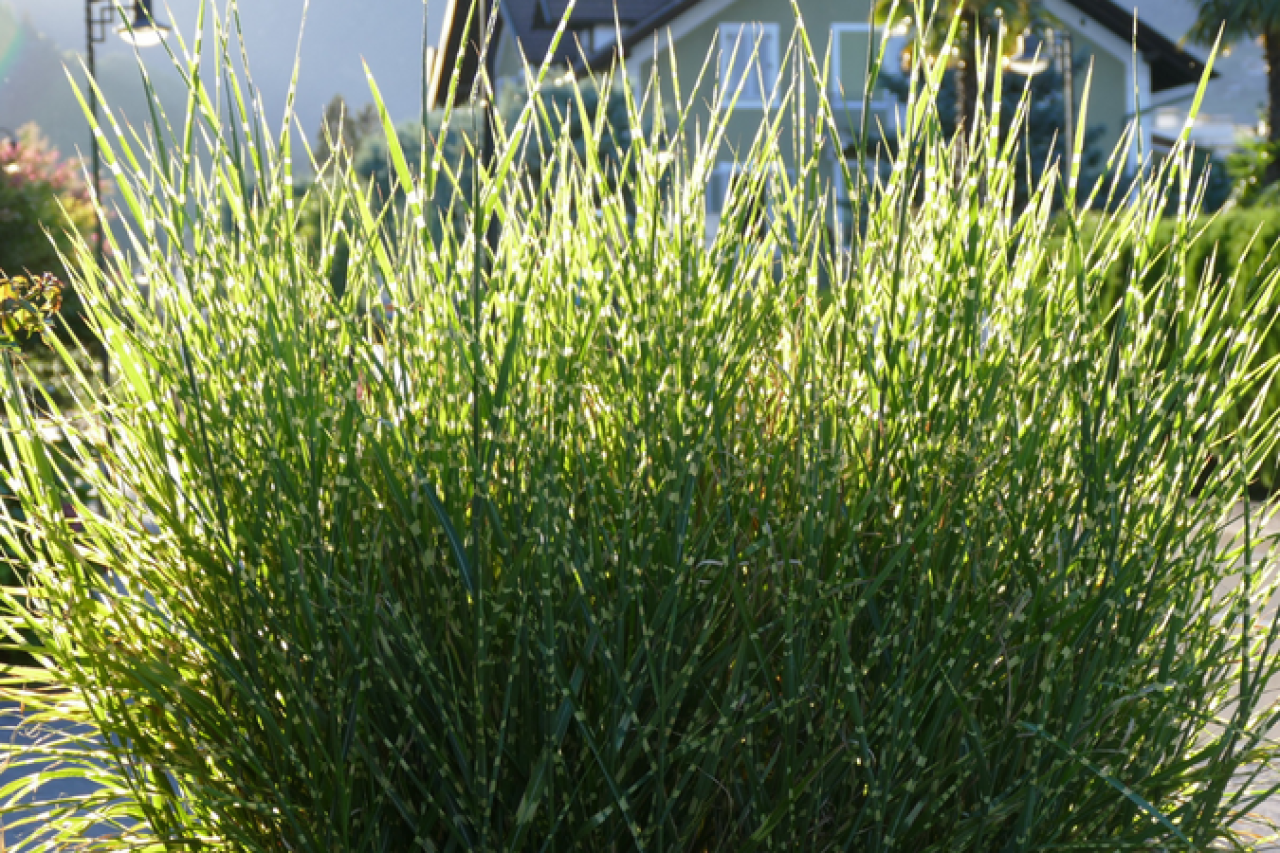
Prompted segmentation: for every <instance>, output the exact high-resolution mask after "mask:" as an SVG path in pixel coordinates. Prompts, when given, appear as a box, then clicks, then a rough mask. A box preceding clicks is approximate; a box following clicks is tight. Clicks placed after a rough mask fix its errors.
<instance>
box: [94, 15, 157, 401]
mask: <svg viewBox="0 0 1280 853" xmlns="http://www.w3.org/2000/svg"><path fill="white" fill-rule="evenodd" d="M151 10H152V0H133V19H132V20H131V21H125V22H124V23H121V24H120V25H119V26H117V27H116V33H117V35H119V36H120V38H122V39H124V40H125V41H126V42H128V43H130V44H132V45H134V46H135V47H150V46H151V45H155V44H159V43H160V41H161V39H163V38H164V37H165V36H166V35H167V34H168V33H169V27H167V26H165V25H164V24H161V23H158V22H157V21H156V19H155V15H154V14H152V11H151ZM122 14H123V8H122V7H120V6H117V5H116V2H115V0H84V26H85V67H86V68H87V69H88V72H89V83H90V85H89V114H90V115H92V116H93V123H94V124H95V125H96V124H97V123H98V90H97V88H96V85H97V81H98V77H97V71H96V69H95V66H94V54H93V48H94V45H97V44H102V43H103V42H105V41H106V40H107V29H108V28H109V27H110V26H111V25H112V24H114V23H117V22H118V21H119V20H120V17H121V15H122ZM89 152H90V162H91V173H92V175H93V195H94V201H95V207H94V213H93V220H94V225H93V230H94V238H95V239H96V241H97V242H96V243H95V244H94V253H95V255H96V258H97V262H98V269H102V258H103V250H104V248H105V246H104V243H105V239H104V237H103V233H102V217H100V216H99V215H98V209H97V206H96V204H97V200H98V199H97V196H98V190H99V188H100V187H101V171H102V154H101V152H100V151H99V150H98V133H97V130H96V129H92V130H91V132H90V134H89ZM100 343H101V344H102V384H103V385H104V386H105V385H106V384H107V383H108V382H109V381H110V379H111V362H110V357H109V356H108V355H107V345H106V341H101V342H100Z"/></svg>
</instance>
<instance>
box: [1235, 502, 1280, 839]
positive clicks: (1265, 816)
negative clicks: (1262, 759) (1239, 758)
mask: <svg viewBox="0 0 1280 853" xmlns="http://www.w3.org/2000/svg"><path fill="white" fill-rule="evenodd" d="M1258 509H1260V508H1258ZM1257 521H1258V519H1257V518H1256V517H1255V518H1254V519H1253V521H1252V522H1251V523H1253V524H1256V523H1257ZM1240 527H1241V523H1240V522H1237V523H1236V524H1235V525H1233V526H1232V528H1231V532H1232V533H1235V532H1238V531H1239V530H1240ZM1259 532H1260V534H1261V535H1262V536H1263V537H1270V536H1276V535H1277V534H1280V514H1277V515H1276V516H1275V517H1273V518H1271V519H1270V520H1269V521H1268V523H1267V524H1266V525H1265V526H1264V527H1263V528H1262V529H1261V531H1259ZM1265 550H1266V549H1265V548H1262V547H1260V548H1258V549H1257V550H1256V551H1255V554H1256V555H1257V557H1258V558H1259V559H1264V558H1265V557H1266V554H1265ZM1277 604H1278V602H1277V601H1276V600H1274V599H1273V600H1272V601H1270V602H1267V612H1274V608H1275V607H1276V606H1277ZM1267 696H1268V698H1270V699H1272V700H1273V701H1274V699H1275V698H1276V697H1277V696H1280V679H1277V680H1276V681H1273V682H1272V683H1271V684H1269V685H1268V690H1267ZM1271 736H1272V737H1273V738H1276V739H1278V740H1280V728H1278V729H1276V730H1273V731H1272V733H1271ZM1277 783H1280V775H1278V774H1276V773H1274V772H1269V773H1267V774H1264V775H1262V776H1260V777H1259V779H1258V781H1257V783H1256V784H1257V785H1258V786H1259V787H1269V786H1271V785H1275V784H1277ZM1256 814H1257V816H1258V817H1259V818H1260V820H1259V821H1258V822H1257V824H1256V826H1254V827H1251V828H1252V829H1253V830H1254V831H1255V832H1257V834H1258V835H1259V836H1262V837H1264V838H1267V839H1268V842H1267V843H1264V844H1263V845H1262V846H1261V847H1259V851H1260V853H1263V851H1265V853H1280V837H1277V834H1276V833H1277V831H1276V830H1274V829H1271V828H1270V827H1269V826H1268V823H1270V824H1274V825H1276V826H1280V796H1277V797H1274V798H1272V800H1271V801H1270V802H1269V803H1266V804H1264V805H1263V806H1261V807H1260V808H1258V809H1257V811H1256Z"/></svg>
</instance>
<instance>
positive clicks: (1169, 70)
mask: <svg viewBox="0 0 1280 853" xmlns="http://www.w3.org/2000/svg"><path fill="white" fill-rule="evenodd" d="M1067 2H1068V3H1070V4H1071V5H1072V6H1075V7H1076V8H1077V9H1079V10H1080V11H1081V12H1083V13H1084V14H1086V15H1088V16H1089V17H1090V18H1093V19H1094V20H1095V21H1097V22H1098V23H1099V24H1101V25H1102V26H1103V27H1105V28H1106V29H1108V30H1110V31H1111V32H1113V33H1115V34H1116V35H1118V36H1120V37H1121V38H1122V39H1124V40H1125V41H1126V42H1128V41H1133V42H1136V45H1137V48H1138V53H1140V54H1142V56H1143V58H1145V59H1146V60H1147V62H1148V63H1150V65H1151V91H1153V92H1163V91H1165V90H1166V89H1175V88H1177V87H1178V86H1186V85H1188V84H1193V83H1199V82H1200V78H1201V77H1203V76H1204V71H1205V65H1204V63H1203V62H1201V61H1200V60H1198V59H1196V58H1195V57H1194V56H1192V55H1191V54H1190V53H1187V52H1186V51H1185V50H1183V49H1182V48H1181V47H1179V46H1178V45H1177V44H1175V43H1174V42H1172V41H1170V40H1169V39H1168V38H1166V37H1165V36H1164V35H1162V34H1161V33H1160V32H1158V31H1157V30H1156V29H1154V28H1153V27H1151V26H1150V25H1148V24H1145V23H1143V21H1142V19H1141V18H1139V19H1138V26H1137V30H1136V32H1135V30H1134V23H1133V22H1134V13H1133V10H1132V9H1129V10H1126V9H1124V8H1122V7H1121V6H1119V5H1117V4H1116V3H1115V2H1113V0H1067ZM1213 76H1214V77H1217V76H1218V74H1217V72H1214V74H1213Z"/></svg>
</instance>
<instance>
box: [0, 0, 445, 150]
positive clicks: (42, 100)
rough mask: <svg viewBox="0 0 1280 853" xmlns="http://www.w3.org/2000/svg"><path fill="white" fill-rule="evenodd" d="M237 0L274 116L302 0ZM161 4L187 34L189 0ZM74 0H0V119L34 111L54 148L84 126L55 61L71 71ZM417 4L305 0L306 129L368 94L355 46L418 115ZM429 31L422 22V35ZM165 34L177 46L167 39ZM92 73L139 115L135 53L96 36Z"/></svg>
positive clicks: (161, 62) (172, 77)
mask: <svg viewBox="0 0 1280 853" xmlns="http://www.w3.org/2000/svg"><path fill="white" fill-rule="evenodd" d="M216 5H218V6H219V7H221V6H222V5H223V4H222V3H220V2H219V3H217V4H216ZM240 5H241V13H240V19H241V23H242V26H243V28H244V39H245V44H246V46H247V52H248V54H249V64H250V67H251V69H252V72H253V81H254V83H255V85H256V86H257V87H258V88H259V90H260V91H261V93H262V99H263V103H264V105H265V106H266V108H267V111H268V113H269V115H271V116H273V117H275V116H280V115H282V114H283V110H284V104H285V98H286V95H287V92H288V86H289V80H290V76H291V72H292V69H293V63H294V59H295V55H296V53H297V46H298V31H299V27H300V25H301V23H302V8H303V3H302V0H242V2H241V4H240ZM443 5H444V3H443V0H431V2H430V3H429V4H427V6H426V7H425V8H426V10H427V12H428V15H429V17H430V18H431V19H432V20H433V21H434V20H438V19H439V17H440V15H441V14H442V12H443ZM161 6H167V9H168V11H167V12H165V13H164V14H166V15H167V14H170V13H171V14H172V15H173V19H172V21H171V23H173V24H174V25H175V26H176V28H177V29H178V31H179V32H180V33H181V34H182V35H183V37H184V38H187V39H188V40H190V38H191V36H192V34H193V32H194V29H195V23H196V14H197V9H198V8H199V0H167V3H165V4H159V3H158V4H157V8H159V7H161ZM83 9H84V7H83V2H82V0H0V128H4V129H9V130H16V129H17V128H18V126H20V125H22V124H25V123H26V122H29V121H34V122H36V123H38V124H39V125H40V127H41V129H42V130H43V131H44V132H45V134H46V135H47V136H49V137H50V139H51V140H52V141H53V142H54V144H56V145H57V146H58V147H59V148H60V149H62V150H63V151H64V152H66V153H70V152H74V151H76V150H80V151H85V152H87V146H88V142H89V136H88V128H87V125H86V123H85V120H84V116H83V111H82V110H81V108H80V106H79V104H78V103H77V102H76V100H75V97H74V95H73V94H72V91H71V87H70V85H69V84H68V82H67V77H66V73H65V72H64V70H63V67H64V65H65V66H66V67H68V68H73V69H76V71H77V75H76V76H77V77H80V76H81V75H79V73H78V70H79V67H80V62H81V55H82V51H83V43H84V25H83V23H82V22H83V14H84V12H83ZM423 13H424V5H423V3H422V2H421V0H361V1H360V2H359V3H353V2H351V0H311V5H310V11H309V12H308V15H307V20H306V32H305V37H304V39H303V42H302V53H301V62H302V74H301V79H300V81H299V86H298V96H297V113H298V120H299V122H300V124H301V125H302V127H303V129H304V130H305V131H306V133H307V135H308V137H313V136H314V135H315V133H316V130H317V129H318V128H319V126H320V120H321V116H322V114H323V109H324V105H325V104H326V103H328V101H329V100H330V99H331V98H332V97H333V96H334V95H335V94H341V95H343V96H344V97H345V98H346V100H347V102H348V103H349V104H351V105H352V107H353V108H358V107H359V106H361V105H362V104H365V103H368V102H369V100H370V96H369V87H368V83H367V82H366V79H365V76H364V69H363V65H362V58H363V59H367V61H368V63H369V66H370V68H371V69H372V71H373V73H374V75H375V77H376V78H377V80H378V86H379V88H380V89H381V91H382V93H383V96H384V97H385V98H386V99H387V104H388V108H389V109H390V110H391V112H392V114H393V115H394V116H395V117H396V118H397V119H398V120H404V119H411V118H414V117H416V116H417V115H418V112H419V109H420V104H421V76H422V75H421V61H422V37H423V33H422V21H423ZM436 32H438V28H436V27H431V28H430V37H431V38H432V39H434V38H435V33H436ZM209 35H211V32H210V31H208V30H207V37H208V36H209ZM170 44H171V47H173V49H174V50H177V49H178V48H177V43H176V40H174V39H171V40H170ZM142 57H143V59H144V61H145V63H146V65H147V68H148V71H149V73H150V74H151V76H152V82H153V84H154V85H155V87H156V89H157V91H158V92H159V94H160V96H161V100H162V102H163V103H164V104H165V105H166V108H167V110H169V111H170V112H171V114H172V115H173V116H175V117H176V116H178V115H179V114H180V113H181V111H182V109H183V105H184V103H185V99H184V94H183V86H182V82H181V79H180V77H179V75H178V73H177V72H176V70H174V68H173V67H172V63H171V62H170V60H169V57H168V56H167V55H166V54H165V51H164V50H163V49H162V48H151V49H149V50H147V51H145V52H143V53H142ZM98 79H99V84H100V85H101V87H102V88H103V90H104V91H105V92H106V96H107V101H108V103H110V104H111V105H112V108H113V109H115V110H117V111H118V112H119V113H120V114H122V115H123V116H124V117H126V118H127V119H128V120H129V121H130V122H134V123H142V124H145V123H146V122H147V121H148V120H149V119H148V115H147V110H146V104H145V99H144V90H143V87H142V84H141V79H140V76H139V73H138V68H137V61H136V57H135V55H134V53H133V52H132V49H131V48H129V47H128V46H127V45H125V44H124V43H123V42H122V41H121V40H120V39H118V38H116V37H115V35H114V34H109V35H108V38H107V41H106V43H104V44H102V45H100V46H99V49H98Z"/></svg>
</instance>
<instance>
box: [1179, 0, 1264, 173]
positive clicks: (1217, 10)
mask: <svg viewBox="0 0 1280 853" xmlns="http://www.w3.org/2000/svg"><path fill="white" fill-rule="evenodd" d="M1199 6H1200V14H1199V16H1198V17H1197V19H1196V23H1195V26H1193V27H1192V28H1191V32H1189V33H1188V34H1187V37H1188V38H1190V39H1191V40H1192V41H1195V42H1198V43H1200V44H1203V45H1213V44H1214V43H1215V42H1217V40H1218V36H1219V34H1221V35H1222V41H1223V43H1224V44H1228V45H1229V44H1234V43H1236V42H1238V41H1241V40H1242V39H1246V38H1261V39H1262V49H1263V53H1264V54H1265V55H1266V59H1267V96H1268V99H1269V101H1270V103H1269V105H1268V109H1267V148H1268V149H1269V150H1270V151H1271V156H1270V160H1269V162H1268V163H1267V167H1266V172H1265V173H1264V178H1263V182H1264V183H1265V184H1268V185H1269V184H1274V183H1277V182H1280V158H1277V157H1276V156H1275V154H1276V152H1278V151H1280V0H1199Z"/></svg>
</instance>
